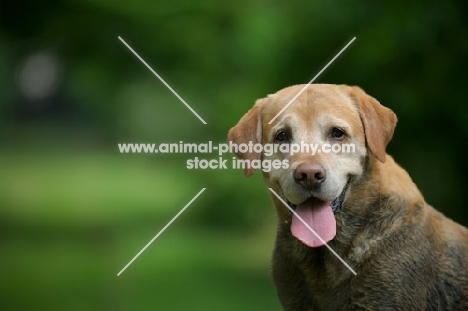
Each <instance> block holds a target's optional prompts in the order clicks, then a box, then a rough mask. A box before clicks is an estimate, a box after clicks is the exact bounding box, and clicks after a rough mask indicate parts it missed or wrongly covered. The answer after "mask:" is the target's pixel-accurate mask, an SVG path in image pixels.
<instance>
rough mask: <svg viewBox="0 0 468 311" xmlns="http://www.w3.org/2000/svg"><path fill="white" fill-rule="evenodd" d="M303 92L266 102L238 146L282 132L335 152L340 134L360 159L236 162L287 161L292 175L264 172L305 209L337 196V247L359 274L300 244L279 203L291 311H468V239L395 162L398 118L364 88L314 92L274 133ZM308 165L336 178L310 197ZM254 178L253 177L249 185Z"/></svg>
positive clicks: (281, 284) (280, 253) (280, 271)
mask: <svg viewBox="0 0 468 311" xmlns="http://www.w3.org/2000/svg"><path fill="white" fill-rule="evenodd" d="M302 87H303V86H302V85H298V86H293V87H289V88H285V89H283V90H280V91H279V92H277V93H276V94H273V95H270V96H268V97H267V98H264V99H261V100H259V101H257V103H256V104H255V106H254V107H253V108H252V109H251V110H250V111H249V112H248V113H247V114H246V115H244V116H243V117H242V118H241V120H240V121H239V123H238V124H237V125H236V126H235V127H233V128H232V129H231V130H230V131H229V134H228V140H229V141H231V142H234V143H237V144H240V143H248V142H249V141H252V142H261V143H262V144H267V143H274V142H275V140H274V139H275V136H276V134H277V132H278V131H282V130H285V129H286V130H287V131H289V132H290V133H291V137H292V138H291V139H292V142H294V143H296V142H300V141H305V142H307V143H320V144H324V143H329V142H330V141H331V140H330V136H329V133H330V131H331V129H333V128H334V127H338V128H340V129H342V130H344V131H345V132H346V136H345V137H344V138H343V139H342V140H339V141H332V143H340V144H344V143H353V144H354V145H355V146H356V150H355V152H354V153H353V154H344V153H337V154H333V153H317V154H315V155H311V154H310V153H296V154H294V155H290V154H282V153H279V154H274V155H271V156H266V155H265V154H240V153H238V154H236V155H237V156H238V157H239V158H241V159H263V160H265V159H266V160H274V159H278V160H287V161H288V162H289V164H290V165H289V168H287V169H277V170H272V171H271V172H263V176H264V179H265V182H266V183H267V185H268V187H270V188H272V189H273V190H274V191H275V192H277V193H278V194H279V195H280V196H281V197H282V198H283V199H284V200H287V201H289V202H291V203H292V204H300V203H301V202H303V201H304V200H306V199H307V198H308V197H309V196H311V195H312V196H314V197H316V198H319V199H321V200H324V201H331V200H333V199H334V198H336V197H338V196H339V195H340V193H341V192H342V190H343V189H344V186H345V185H346V183H347V180H348V179H349V180H350V184H349V187H348V190H347V191H346V197H345V202H344V205H343V208H342V210H341V211H340V212H338V213H336V214H335V219H336V223H337V234H336V237H335V238H334V239H333V240H332V241H330V242H329V243H328V244H329V246H330V247H332V248H333V249H334V250H335V251H336V252H337V253H338V254H339V255H340V256H341V257H342V258H343V259H344V260H345V261H346V262H347V263H348V264H350V265H351V266H352V267H353V268H354V270H355V271H356V272H357V276H354V275H353V274H352V273H351V272H350V271H349V270H348V269H347V268H346V267H345V266H344V265H343V264H342V263H341V262H340V261H338V260H337V259H336V258H335V256H334V255H333V254H331V253H330V251H329V250H327V249H326V248H325V247H323V246H322V247H318V248H309V247H307V246H305V245H304V244H302V243H301V242H300V241H299V240H297V239H296V238H295V237H293V236H292V235H291V232H290V225H291V215H290V213H289V211H288V210H287V208H286V207H285V206H284V205H283V204H282V203H281V202H280V201H279V200H278V199H277V198H276V197H275V196H274V195H271V197H272V200H273V203H274V205H275V207H276V210H277V214H278V233H277V241H276V245H275V251H274V255H273V278H274V281H275V285H276V287H277V290H278V295H279V297H280V300H281V303H282V305H283V307H284V309H285V310H288V311H299V310H300V311H310V310H327V311H328V310H468V230H467V229H466V228H464V227H462V226H460V225H458V224H456V223H455V222H453V221H451V220H449V219H447V218H446V217H445V216H443V215H442V214H441V213H439V212H438V211H436V210H435V209H434V208H432V207H430V206H429V205H428V204H427V203H426V202H425V201H424V198H423V197H422V195H421V193H420V192H419V190H418V188H417V187H416V185H415V184H414V183H413V181H412V180H411V178H410V177H409V175H408V174H407V172H406V171H405V170H404V169H402V168H401V167H400V166H399V165H398V164H396V163H395V161H394V160H393V158H392V157H390V156H388V155H386V152H385V148H386V146H387V144H388V142H389V141H390V139H391V137H392V135H393V131H394V128H395V124H396V116H395V114H394V113H393V112H392V111H391V110H390V109H388V108H386V107H384V106H382V105H380V103H379V102H378V101H377V100H376V99H374V98H372V97H371V96H369V95H367V94H366V93H365V92H364V91H363V90H362V89H360V88H358V87H349V86H346V85H325V84H313V85H310V86H309V87H308V88H307V89H306V90H305V91H304V93H303V94H301V95H300V96H299V97H298V98H297V99H296V100H295V101H294V102H293V103H292V104H291V106H290V107H288V108H287V109H286V110H285V111H284V112H283V113H282V114H281V115H280V116H279V117H278V118H277V119H276V120H275V121H274V122H273V123H272V124H268V122H269V121H270V120H271V119H272V118H273V117H274V116H275V115H276V114H277V113H278V112H279V111H280V110H281V109H282V108H283V107H284V106H285V105H286V104H287V103H288V102H289V100H290V99H291V98H293V97H294V96H295V95H296V94H297V93H298V92H299V91H300V90H301V89H302ZM303 163H316V164H317V163H318V164H320V165H321V166H323V168H324V170H325V172H326V174H327V179H326V180H325V182H324V183H323V184H322V185H321V187H320V188H319V189H316V190H310V191H309V190H308V191H305V190H304V189H303V188H301V187H300V185H298V183H297V182H295V181H294V178H293V177H292V176H293V172H294V170H295V169H296V168H297V167H298V166H299V165H301V164H303ZM253 172H254V169H252V168H247V169H246V170H245V175H246V177H248V176H250V175H251V174H252V173H253Z"/></svg>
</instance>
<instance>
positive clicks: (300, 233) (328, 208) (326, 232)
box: [288, 179, 350, 247]
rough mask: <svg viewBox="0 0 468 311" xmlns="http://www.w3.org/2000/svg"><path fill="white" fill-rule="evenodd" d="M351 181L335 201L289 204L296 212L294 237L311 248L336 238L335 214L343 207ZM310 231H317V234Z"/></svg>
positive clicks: (318, 200) (309, 199)
mask: <svg viewBox="0 0 468 311" xmlns="http://www.w3.org/2000/svg"><path fill="white" fill-rule="evenodd" d="M349 181H350V180H349V179H348V182H347V183H346V185H345V186H344V187H343V190H342V191H341V193H340V195H339V196H338V197H337V198H336V199H334V200H333V201H322V200H320V199H318V198H315V197H310V198H308V199H307V200H305V201H304V202H302V203H301V204H298V205H294V204H291V203H290V202H288V204H289V205H290V206H291V207H292V208H293V209H294V210H295V214H294V216H293V218H292V222H291V233H292V235H293V236H295V237H296V238H297V239H298V240H300V241H301V242H302V243H304V244H305V245H307V246H309V247H320V246H323V245H324V244H325V243H328V242H329V241H331V240H332V239H333V238H334V237H335V236H336V220H335V215H334V213H338V212H339V211H340V210H341V208H342V207H343V203H344V198H345V195H346V190H347V189H348V185H349ZM298 216H299V217H300V218H301V219H302V221H301V219H299V217H298ZM309 227H310V228H309ZM310 229H312V230H313V231H315V233H314V232H312V231H311V230H310ZM317 235H318V236H317ZM319 237H320V238H319Z"/></svg>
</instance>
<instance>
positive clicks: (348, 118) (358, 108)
mask: <svg viewBox="0 0 468 311" xmlns="http://www.w3.org/2000/svg"><path fill="white" fill-rule="evenodd" d="M303 87H304V85H297V86H292V87H288V88H285V89H282V90H280V91H278V92H277V93H275V94H273V95H269V96H268V97H266V98H263V99H259V100H258V101H257V102H256V103H255V105H254V106H253V108H252V109H250V110H249V111H248V112H247V113H246V114H245V115H244V116H243V117H242V118H241V119H240V121H239V122H238V123H237V125H236V126H234V127H233V128H232V129H231V130H230V131H229V134H228V141H229V142H230V143H231V144H235V145H237V146H239V145H241V144H247V145H248V144H251V145H252V146H254V145H258V144H261V145H262V146H263V147H264V148H263V150H262V151H261V152H255V150H256V151H259V149H258V148H251V149H252V150H250V151H252V152H248V151H247V152H241V150H239V149H237V150H236V149H235V148H234V149H233V152H234V153H235V154H236V156H237V157H238V158H239V159H241V160H244V161H246V163H245V164H246V166H245V170H244V173H245V176H246V177H249V176H250V175H252V174H253V172H254V171H255V168H256V166H255V165H249V164H252V163H254V162H255V161H257V162H256V163H258V162H261V163H262V170H263V176H264V179H265V181H266V183H267V184H268V186H269V187H270V188H272V189H273V190H274V191H275V192H276V193H277V194H278V195H279V196H280V197H281V198H282V199H283V200H284V201H285V202H287V203H288V204H289V205H290V206H291V207H292V208H294V209H295V211H296V213H297V215H298V216H299V217H300V218H302V220H300V219H299V218H298V217H297V216H294V217H292V220H291V216H290V214H289V212H288V210H287V208H286V207H285V206H283V205H282V203H280V202H279V201H278V200H277V199H276V198H275V197H274V196H273V199H274V201H275V205H276V206H277V208H278V209H282V210H281V211H278V214H279V216H280V218H282V219H280V220H282V221H292V222H291V231H292V233H293V235H294V236H296V237H297V238H298V239H299V240H301V241H302V242H303V243H305V244H306V245H308V246H311V247H316V246H321V245H323V242H328V241H329V240H331V239H333V238H334V236H335V234H336V223H335V218H334V214H333V213H334V212H338V211H339V210H340V209H341V208H342V205H343V203H344V201H345V200H346V197H347V192H348V191H349V189H350V188H352V183H353V181H356V180H359V179H360V177H361V176H362V174H363V173H364V169H365V163H366V159H368V158H369V157H371V158H373V159H371V160H372V161H380V162H385V157H386V152H385V148H386V146H387V144H388V142H389V141H390V139H391V137H392V135H393V131H394V129H395V125H396V120H397V119H396V116H395V114H394V113H393V112H392V111H391V110H390V109H388V108H386V107H384V106H382V105H381V104H380V103H379V102H378V101H377V100H376V99H374V98H373V97H371V96H369V95H367V94H366V93H365V92H364V91H363V90H361V89H360V88H358V87H350V86H346V85H326V84H312V85H310V86H308V87H307V88H306V89H305V90H304V91H303V93H301V94H300V95H299V96H298V97H297V98H296V99H295V100H294V101H293V102H292V103H291V105H290V106H289V107H288V108H286V109H285V110H284V111H283V112H281V113H280V111H281V110H282V109H283V108H284V107H285V106H286V105H287V104H288V103H289V102H290V101H291V100H292V99H293V98H294V97H295V96H296V95H297V94H298V93H299V92H300V91H301V90H302V89H303ZM279 113H280V114H279ZM278 114H279V115H278ZM277 115H278V116H277ZM276 116H277V117H276ZM275 117H276V119H275V120H274V121H273V122H270V121H271V120H272V119H273V118H275ZM272 164H276V165H272ZM272 167H273V168H272ZM350 184H351V186H350ZM308 226H309V227H312V229H313V230H315V231H316V233H317V234H318V235H319V236H321V238H322V239H318V238H317V237H316V235H314V234H313V233H312V232H311V231H310V229H309V228H307V227H308Z"/></svg>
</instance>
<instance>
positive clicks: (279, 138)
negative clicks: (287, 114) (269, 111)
mask: <svg viewBox="0 0 468 311" xmlns="http://www.w3.org/2000/svg"><path fill="white" fill-rule="evenodd" d="M275 141H276V142H278V143H285V142H287V141H289V135H288V133H286V132H285V131H281V132H279V133H278V134H276V137H275Z"/></svg>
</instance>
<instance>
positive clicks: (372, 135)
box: [351, 86, 397, 163]
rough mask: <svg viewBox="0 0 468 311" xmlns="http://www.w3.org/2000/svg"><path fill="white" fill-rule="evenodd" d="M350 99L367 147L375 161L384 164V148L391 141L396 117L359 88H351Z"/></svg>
mask: <svg viewBox="0 0 468 311" xmlns="http://www.w3.org/2000/svg"><path fill="white" fill-rule="evenodd" d="M351 97H352V98H353V99H354V100H355V102H356V104H357V106H358V108H359V115H360V116H361V120H362V124H363V125H364V133H365V135H366V143H367V147H368V148H369V151H370V152H371V153H372V155H373V156H374V157H376V158H377V160H379V161H380V162H382V163H384V162H385V148H386V147H387V144H388V142H389V141H390V139H392V136H393V132H394V130H395V126H396V122H397V117H396V115H395V113H394V112H393V111H392V110H390V109H389V108H387V107H384V106H382V105H381V104H380V103H379V102H378V101H377V100H376V99H375V98H373V97H371V96H369V95H367V94H366V93H365V92H364V91H363V90H362V89H361V88H359V87H356V86H355V87H352V88H351Z"/></svg>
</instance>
